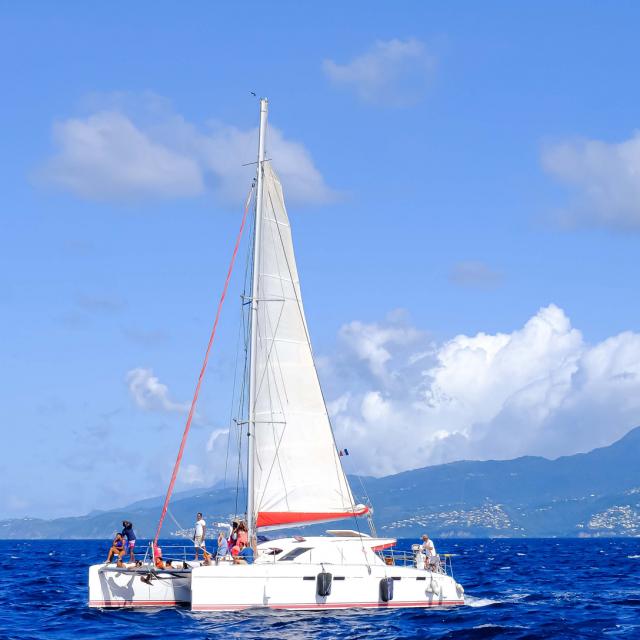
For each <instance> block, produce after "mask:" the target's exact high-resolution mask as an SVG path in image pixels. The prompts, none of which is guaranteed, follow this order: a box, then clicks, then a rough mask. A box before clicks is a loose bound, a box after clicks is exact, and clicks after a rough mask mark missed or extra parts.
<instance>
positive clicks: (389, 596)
mask: <svg viewBox="0 0 640 640" xmlns="http://www.w3.org/2000/svg"><path fill="white" fill-rule="evenodd" d="M380 600H382V602H389V601H390V600H393V578H382V580H380Z"/></svg>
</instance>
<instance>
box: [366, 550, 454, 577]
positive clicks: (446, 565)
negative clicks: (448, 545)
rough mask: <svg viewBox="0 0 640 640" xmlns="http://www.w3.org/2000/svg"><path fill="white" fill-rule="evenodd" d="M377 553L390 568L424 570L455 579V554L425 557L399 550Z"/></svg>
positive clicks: (413, 552)
mask: <svg viewBox="0 0 640 640" xmlns="http://www.w3.org/2000/svg"><path fill="white" fill-rule="evenodd" d="M377 553H378V556H379V557H380V558H382V560H383V561H384V563H385V564H386V565H389V566H393V567H417V568H419V569H422V568H424V569H425V570H427V571H432V572H434V573H445V574H447V575H450V576H452V577H453V563H452V560H451V559H452V557H453V554H451V553H444V554H441V555H435V556H425V555H422V554H417V553H416V552H415V551H400V550H397V549H383V550H382V551H378V552H377ZM420 556H422V557H420Z"/></svg>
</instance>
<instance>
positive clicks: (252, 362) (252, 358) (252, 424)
mask: <svg viewBox="0 0 640 640" xmlns="http://www.w3.org/2000/svg"><path fill="white" fill-rule="evenodd" d="M268 108H269V101H268V100H267V99H266V98H261V99H260V132H259V135H258V169H257V180H256V183H257V186H256V218H255V225H254V237H253V275H252V283H251V351H250V354H249V424H248V430H247V436H248V438H249V443H248V445H249V446H248V460H247V476H248V478H247V528H248V529H249V531H248V534H249V536H248V537H249V543H250V544H251V543H252V541H253V538H254V535H255V519H256V515H255V513H254V508H255V505H254V504H253V500H254V493H255V491H254V484H255V473H254V457H255V456H254V451H255V435H254V432H255V428H256V415H255V406H256V402H255V396H256V393H257V390H258V389H257V380H256V353H257V351H258V295H259V292H258V285H259V283H260V246H261V231H262V179H263V176H264V170H263V163H264V140H265V135H266V132H267V112H268Z"/></svg>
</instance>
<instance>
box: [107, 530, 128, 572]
mask: <svg viewBox="0 0 640 640" xmlns="http://www.w3.org/2000/svg"><path fill="white" fill-rule="evenodd" d="M115 555H117V556H118V563H117V564H118V566H119V567H122V566H124V565H123V564H122V556H123V555H124V539H123V537H122V534H121V533H116V537H115V538H114V540H113V542H112V543H111V549H109V555H108V556H107V564H108V563H109V562H111V560H112V559H113V556H115Z"/></svg>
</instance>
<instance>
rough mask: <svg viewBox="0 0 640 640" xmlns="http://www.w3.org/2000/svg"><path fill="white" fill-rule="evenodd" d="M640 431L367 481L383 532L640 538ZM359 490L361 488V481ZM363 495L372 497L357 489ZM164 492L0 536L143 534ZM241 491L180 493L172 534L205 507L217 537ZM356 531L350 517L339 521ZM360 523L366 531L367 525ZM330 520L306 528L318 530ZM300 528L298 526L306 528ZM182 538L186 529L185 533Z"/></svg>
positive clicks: (5, 530)
mask: <svg viewBox="0 0 640 640" xmlns="http://www.w3.org/2000/svg"><path fill="white" fill-rule="evenodd" d="M638 460H640V427H637V428H635V429H633V430H631V431H630V432H629V433H628V434H627V435H625V436H624V437H623V438H621V439H620V440H618V441H617V442H614V443H613V444H612V445H610V446H608V447H603V448H600V449H595V450H593V451H591V452H589V453H584V454H576V455H572V456H565V457H562V458H558V459H557V460H547V459H545V458H539V457H532V456H527V457H523V458H516V459H514V460H504V461H495V460H489V461H483V462H472V461H461V462H453V463H450V464H444V465H437V466H432V467H425V468H422V469H415V470H412V471H405V472H403V473H399V474H396V475H392V476H386V477H383V478H364V479H363V481H364V484H365V485H366V493H367V494H368V496H369V497H370V498H371V501H372V504H373V506H374V510H375V511H374V520H375V523H376V526H377V533H378V535H381V536H389V537H393V538H409V537H414V536H416V535H418V534H419V533H421V532H422V531H425V530H427V531H429V532H430V534H431V535H433V536H437V537H439V538H618V537H639V536H640V465H639V464H638ZM353 486H361V485H360V481H356V482H355V483H353ZM356 498H357V500H359V501H364V500H366V496H364V495H358V496H356ZM160 506H161V498H159V497H158V498H150V499H146V500H141V501H138V502H136V503H133V504H131V505H126V506H124V507H122V508H121V509H113V510H110V511H100V512H95V511H94V512H92V513H90V514H87V515H83V516H75V517H65V518H56V519H52V520H46V519H39V518H31V517H27V518H14V519H10V520H3V521H0V539H5V540H7V539H9V540H44V539H50V540H59V539H70V540H71V539H73V540H92V539H95V540H101V539H104V538H105V537H109V536H111V535H112V534H113V532H114V531H116V530H117V529H118V526H119V524H120V522H121V521H122V519H123V518H125V517H126V518H127V519H128V520H131V521H132V522H133V523H134V524H135V527H136V531H137V533H138V536H139V537H141V538H149V537H151V536H152V535H153V533H154V531H155V526H156V525H157V521H158V515H159V510H160ZM234 510H235V494H234V492H232V491H230V490H229V489H223V488H219V487H217V488H210V489H202V490H192V491H189V492H184V493H182V494H176V496H175V498H174V500H173V502H172V503H171V513H172V516H173V518H174V522H172V523H169V522H167V523H166V524H165V530H164V537H166V538H174V539H175V538H178V539H180V538H182V539H185V541H187V542H188V536H187V535H186V534H187V532H188V531H189V527H191V526H192V524H193V517H194V515H195V513H196V512H197V511H202V512H203V513H204V514H205V519H206V520H207V522H208V523H209V526H210V533H211V534H213V531H214V529H215V528H216V527H217V524H216V523H226V522H229V521H230V519H231V518H232V517H233V515H234ZM177 523H179V525H180V526H178V524H177ZM340 526H341V527H344V528H353V525H352V524H350V523H349V521H343V522H342V524H341V525H340ZM359 526H360V529H361V530H363V531H366V530H367V527H366V523H364V522H361V523H360V525H359ZM327 528H330V525H327V524H325V525H316V526H313V527H307V528H305V529H304V530H303V533H307V534H309V535H310V534H312V533H317V532H318V531H323V530H325V529H327ZM298 531H299V530H298ZM176 534H178V535H176Z"/></svg>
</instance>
